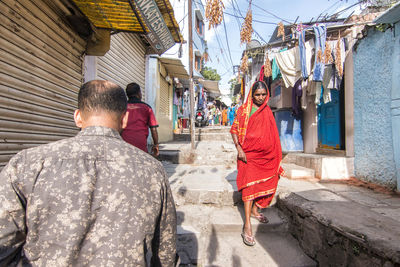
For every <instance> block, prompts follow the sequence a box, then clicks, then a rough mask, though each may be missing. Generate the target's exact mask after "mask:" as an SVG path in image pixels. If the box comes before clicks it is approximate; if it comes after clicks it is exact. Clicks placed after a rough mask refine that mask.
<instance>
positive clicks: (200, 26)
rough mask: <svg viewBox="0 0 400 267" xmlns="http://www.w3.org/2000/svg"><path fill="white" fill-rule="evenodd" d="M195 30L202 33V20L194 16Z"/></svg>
mask: <svg viewBox="0 0 400 267" xmlns="http://www.w3.org/2000/svg"><path fill="white" fill-rule="evenodd" d="M196 31H197V33H198V34H200V35H203V33H204V22H203V20H201V19H199V18H198V17H197V16H196Z"/></svg>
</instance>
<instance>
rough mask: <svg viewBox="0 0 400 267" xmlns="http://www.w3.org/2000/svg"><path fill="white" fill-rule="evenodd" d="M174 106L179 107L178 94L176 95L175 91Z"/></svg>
mask: <svg viewBox="0 0 400 267" xmlns="http://www.w3.org/2000/svg"><path fill="white" fill-rule="evenodd" d="M174 105H176V106H179V99H178V94H177V93H176V90H175V92H174Z"/></svg>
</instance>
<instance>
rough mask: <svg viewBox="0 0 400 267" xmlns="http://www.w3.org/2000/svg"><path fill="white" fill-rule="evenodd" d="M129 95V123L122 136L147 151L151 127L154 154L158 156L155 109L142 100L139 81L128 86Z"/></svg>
mask: <svg viewBox="0 0 400 267" xmlns="http://www.w3.org/2000/svg"><path fill="white" fill-rule="evenodd" d="M126 95H127V96H128V124H127V126H126V128H125V129H124V131H123V132H122V138H123V139H124V140H125V141H126V142H128V143H129V144H131V145H134V146H135V147H137V148H140V149H141V150H143V151H145V152H147V137H148V136H149V128H150V132H151V137H152V139H153V148H152V151H151V152H152V154H153V155H154V156H155V157H157V156H158V155H159V154H160V152H159V147H158V132H157V127H158V123H157V120H156V117H155V116H154V113H153V110H152V109H151V107H150V106H149V105H147V104H146V103H144V102H142V92H141V91H140V86H139V85H138V84H137V83H130V84H128V86H127V87H126Z"/></svg>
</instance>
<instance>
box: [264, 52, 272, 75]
mask: <svg viewBox="0 0 400 267" xmlns="http://www.w3.org/2000/svg"><path fill="white" fill-rule="evenodd" d="M264 76H265V77H270V76H272V68H271V61H269V57H268V51H267V52H266V53H265V62H264Z"/></svg>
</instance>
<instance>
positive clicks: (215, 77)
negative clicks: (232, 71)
mask: <svg viewBox="0 0 400 267" xmlns="http://www.w3.org/2000/svg"><path fill="white" fill-rule="evenodd" d="M200 73H201V75H203V77H204V79H206V80H211V81H220V80H221V76H220V75H219V74H218V73H217V70H216V69H213V68H210V67H204V68H203V69H202V70H201V71H200Z"/></svg>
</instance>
